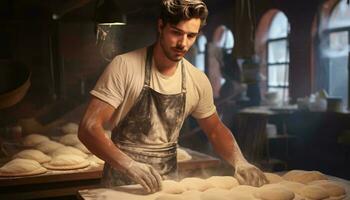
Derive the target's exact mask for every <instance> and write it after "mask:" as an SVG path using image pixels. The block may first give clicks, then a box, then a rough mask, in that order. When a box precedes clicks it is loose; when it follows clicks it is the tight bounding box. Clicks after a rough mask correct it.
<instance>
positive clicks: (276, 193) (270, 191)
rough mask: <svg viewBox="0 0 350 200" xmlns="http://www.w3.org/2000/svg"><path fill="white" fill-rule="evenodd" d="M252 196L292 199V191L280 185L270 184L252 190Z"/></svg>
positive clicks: (271, 199) (266, 198) (274, 199)
mask: <svg viewBox="0 0 350 200" xmlns="http://www.w3.org/2000/svg"><path fill="white" fill-rule="evenodd" d="M254 196H255V197H256V198H258V199H263V200H276V199H278V200H292V199H294V196H295V195H294V193H293V192H292V191H289V190H287V189H285V188H284V187H283V186H282V185H278V184H270V185H266V186H265V187H264V186H263V187H261V188H259V189H258V190H257V191H256V192H254Z"/></svg>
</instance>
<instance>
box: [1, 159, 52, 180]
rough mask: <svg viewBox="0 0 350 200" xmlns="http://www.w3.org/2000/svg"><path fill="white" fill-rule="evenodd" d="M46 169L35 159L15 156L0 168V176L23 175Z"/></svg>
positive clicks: (43, 171)
mask: <svg viewBox="0 0 350 200" xmlns="http://www.w3.org/2000/svg"><path fill="white" fill-rule="evenodd" d="M46 171H47V170H46V169H45V168H43V167H42V166H41V165H40V163H38V162H37V161H35V160H28V159H22V158H16V159H13V160H11V161H10V162H8V163H6V164H5V165H4V166H2V167H1V168H0V176H24V175H34V174H41V173H45V172H46Z"/></svg>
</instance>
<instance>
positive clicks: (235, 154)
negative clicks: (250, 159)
mask: <svg viewBox="0 0 350 200" xmlns="http://www.w3.org/2000/svg"><path fill="white" fill-rule="evenodd" d="M209 139H210V141H211V143H212V145H213V147H214V150H215V152H216V153H217V154H219V155H220V156H221V157H222V158H223V159H225V160H226V161H227V162H228V163H230V164H231V165H232V166H235V165H236V164H237V163H238V162H242V161H244V162H246V160H245V158H244V156H243V154H242V152H241V150H240V148H239V146H238V144H237V142H236V140H235V138H234V136H233V134H232V133H231V131H230V130H229V129H228V128H227V127H226V126H225V125H223V124H222V123H218V125H217V126H216V128H214V129H213V130H212V133H211V134H209Z"/></svg>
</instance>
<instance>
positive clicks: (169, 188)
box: [162, 180, 186, 194]
mask: <svg viewBox="0 0 350 200" xmlns="http://www.w3.org/2000/svg"><path fill="white" fill-rule="evenodd" d="M185 190H186V189H185V187H184V186H183V185H182V184H180V183H179V182H177V181H173V180H164V181H162V192H164V193H168V194H181V193H183V192H184V191H185Z"/></svg>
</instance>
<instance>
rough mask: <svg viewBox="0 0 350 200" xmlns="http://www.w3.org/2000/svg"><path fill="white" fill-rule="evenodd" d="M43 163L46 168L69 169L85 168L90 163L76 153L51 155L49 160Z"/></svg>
mask: <svg viewBox="0 0 350 200" xmlns="http://www.w3.org/2000/svg"><path fill="white" fill-rule="evenodd" d="M43 165H44V167H46V168H47V169H53V170H70V169H80V168H85V167H87V166H89V165H90V162H89V161H87V160H85V159H84V158H82V157H80V156H77V155H73V154H63V155H58V156H56V157H53V158H52V160H51V162H49V163H44V164H43Z"/></svg>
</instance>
